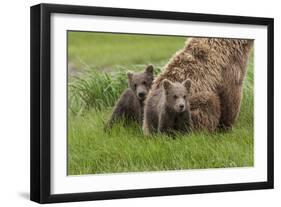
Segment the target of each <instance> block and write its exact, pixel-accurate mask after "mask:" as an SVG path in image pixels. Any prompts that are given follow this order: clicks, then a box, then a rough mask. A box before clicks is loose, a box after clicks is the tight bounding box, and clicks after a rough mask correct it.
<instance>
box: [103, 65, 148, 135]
mask: <svg viewBox="0 0 281 207" xmlns="http://www.w3.org/2000/svg"><path fill="white" fill-rule="evenodd" d="M127 75H128V85H129V88H127V89H126V90H125V91H124V92H123V93H122V95H121V96H120V98H119V100H118V101H117V103H116V104H115V107H114V109H113V113H112V115H111V117H110V119H109V120H108V122H107V123H106V125H105V130H107V129H110V128H111V127H112V126H113V124H114V123H115V122H117V121H120V120H121V119H122V120H124V122H125V123H126V124H128V123H130V122H138V123H139V124H140V125H141V124H142V120H143V106H144V100H145V98H146V96H147V94H148V92H149V90H150V87H151V85H152V81H153V66H152V65H148V66H147V67H146V69H145V71H144V72H138V73H131V72H129V73H127Z"/></svg>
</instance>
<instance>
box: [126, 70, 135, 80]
mask: <svg viewBox="0 0 281 207" xmlns="http://www.w3.org/2000/svg"><path fill="white" fill-rule="evenodd" d="M133 75H134V74H133V73H132V72H128V73H127V76H128V79H129V81H131V80H132V78H133Z"/></svg>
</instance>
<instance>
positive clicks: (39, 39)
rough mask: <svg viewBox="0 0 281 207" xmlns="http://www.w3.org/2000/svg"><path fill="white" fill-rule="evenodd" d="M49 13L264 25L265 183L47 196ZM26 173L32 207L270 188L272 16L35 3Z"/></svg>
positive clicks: (272, 104)
mask: <svg viewBox="0 0 281 207" xmlns="http://www.w3.org/2000/svg"><path fill="white" fill-rule="evenodd" d="M52 13H65V14H83V15H99V16H113V17H134V18H149V19H165V20H180V21H194V22H207V23H214V22H218V23H233V24H247V25H264V26H267V35H268V36H267V38H268V39H267V41H268V48H267V58H268V65H267V74H268V82H267V83H268V84H267V93H268V97H267V104H268V106H267V110H268V111H267V114H268V117H267V127H268V131H267V181H266V182H249V183H238V184H219V185H204V186H188V187H167V188H153V189H137V190H121V191H106V192H86V193H74V194H51V193H50V189H51V183H50V180H51V179H50V170H51V160H50V150H51V143H50V135H51V134H50V129H51V128H50V127H51V114H50V112H51V110H50V107H51V104H50V103H51V90H50V86H51V85H50V81H51V71H50V58H51V56H50V52H51V50H50V47H51V45H50V32H51V27H50V26H51V25H50V15H51V14H52ZM30 24H31V36H30V38H31V39H30V42H31V57H30V62H31V140H30V142H31V152H30V156H31V169H30V172H31V174H30V199H31V200H32V201H35V202H38V203H54V202H70V201H88V200H102V199H118V198H133V197H146V196H166V195H179V194H194V193H211V192H224V191H242V190H255V189H271V188H273V186H274V185H273V177H274V168H273V167H274V166H273V165H274V157H273V154H274V152H273V149H274V148H273V132H274V128H273V127H274V126H273V123H274V103H273V100H274V98H273V95H274V88H273V86H274V83H273V81H274V78H273V61H274V60H273V57H274V54H273V52H274V51H273V44H274V40H273V39H274V31H273V30H274V20H273V19H272V18H259V17H245V16H227V15H211V14H195V13H182V12H168V11H152V10H135V9H120V8H103V7H89V6H72V5H56V4H39V5H35V6H32V7H31V22H30Z"/></svg>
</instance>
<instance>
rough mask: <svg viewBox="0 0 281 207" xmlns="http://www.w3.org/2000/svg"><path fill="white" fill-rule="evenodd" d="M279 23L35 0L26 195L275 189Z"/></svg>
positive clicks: (81, 197)
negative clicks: (275, 52)
mask: <svg viewBox="0 0 281 207" xmlns="http://www.w3.org/2000/svg"><path fill="white" fill-rule="evenodd" d="M273 56H274V55H273V19H271V18H260V17H242V16H225V15H211V14H194V13H179V12H168V11H149V10H134V9H119V8H102V7H87V6H70V5H54V4H40V5H35V6H33V7H31V200H33V201H36V202H39V203H53V202H69V201H85V200H100V199H117V198H132V197H145V196H163V195H179V194H194V193H210V192H223V191H238V190H254V189H270V188H273Z"/></svg>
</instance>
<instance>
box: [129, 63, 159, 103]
mask: <svg viewBox="0 0 281 207" xmlns="http://www.w3.org/2000/svg"><path fill="white" fill-rule="evenodd" d="M127 75H128V82H129V87H130V88H131V89H132V90H133V91H134V93H135V94H136V96H137V97H138V99H139V100H140V101H144V100H145V98H146V95H147V94H148V92H149V90H150V87H151V85H152V81H153V66H152V65H149V66H147V68H146V69H145V71H144V72H139V73H131V72H129V73H128V74H127Z"/></svg>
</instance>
